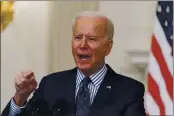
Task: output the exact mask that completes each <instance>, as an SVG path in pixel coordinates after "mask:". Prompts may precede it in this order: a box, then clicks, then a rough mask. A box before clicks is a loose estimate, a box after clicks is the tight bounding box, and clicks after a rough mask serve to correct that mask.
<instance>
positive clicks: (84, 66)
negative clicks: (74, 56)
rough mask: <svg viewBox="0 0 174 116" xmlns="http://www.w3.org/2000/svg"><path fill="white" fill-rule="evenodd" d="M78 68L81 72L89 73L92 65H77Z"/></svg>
mask: <svg viewBox="0 0 174 116" xmlns="http://www.w3.org/2000/svg"><path fill="white" fill-rule="evenodd" d="M77 67H78V68H79V69H80V70H81V71H87V70H90V69H91V65H90V64H82V63H77Z"/></svg>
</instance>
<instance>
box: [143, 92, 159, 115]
mask: <svg viewBox="0 0 174 116" xmlns="http://www.w3.org/2000/svg"><path fill="white" fill-rule="evenodd" d="M144 99H145V100H146V101H148V102H144V106H145V109H146V111H147V113H148V114H153V115H157V116H159V115H160V110H159V107H158V105H157V104H156V102H155V101H154V100H153V98H152V96H151V95H150V94H149V93H148V92H146V94H145V96H144Z"/></svg>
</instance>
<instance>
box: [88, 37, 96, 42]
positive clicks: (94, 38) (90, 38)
mask: <svg viewBox="0 0 174 116" xmlns="http://www.w3.org/2000/svg"><path fill="white" fill-rule="evenodd" d="M88 39H89V40H92V41H96V40H97V38H96V37H88Z"/></svg>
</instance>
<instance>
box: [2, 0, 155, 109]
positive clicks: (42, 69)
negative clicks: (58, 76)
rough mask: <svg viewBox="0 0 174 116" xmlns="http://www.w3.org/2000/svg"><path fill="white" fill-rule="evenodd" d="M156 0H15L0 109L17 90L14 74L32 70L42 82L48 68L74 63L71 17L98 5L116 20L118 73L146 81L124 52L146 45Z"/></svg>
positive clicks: (5, 38)
mask: <svg viewBox="0 0 174 116" xmlns="http://www.w3.org/2000/svg"><path fill="white" fill-rule="evenodd" d="M154 9H155V2H137V1H136V2H127V1H124V2H119V1H115V2H114V1H113V2H111V1H110V2H106V1H100V2H56V3H55V2H54V3H53V2H48V1H42V2H39V1H34V2H29V1H25V2H21V1H19V2H15V17H14V20H13V21H12V23H11V24H10V25H9V26H8V28H7V29H6V30H5V31H4V32H3V33H1V35H2V37H1V108H2V109H3V108H4V107H5V105H6V103H7V102H8V101H9V100H10V98H11V97H12V96H13V94H14V91H15V90H14V83H13V81H14V76H15V74H16V73H17V72H19V71H21V70H24V69H32V70H33V71H34V72H35V75H36V79H37V80H38V82H39V81H40V80H41V78H42V77H43V76H44V75H47V74H48V73H51V72H55V71H60V70H65V69H69V68H72V67H74V66H75V64H74V61H73V58H72V55H71V21H72V17H74V16H75V14H76V13H78V12H81V11H84V10H94V11H96V10H99V11H102V12H103V13H105V14H106V15H107V16H109V17H110V18H111V20H112V21H113V22H114V24H115V36H114V46H113V50H112V53H111V55H110V56H108V57H107V59H106V61H107V63H109V64H110V65H111V66H112V67H113V68H114V70H115V71H116V72H118V73H121V74H124V75H128V76H131V77H133V78H136V79H137V80H140V81H142V82H143V81H144V73H143V72H140V71H139V70H137V69H136V68H134V67H133V66H132V65H130V57H128V56H127V54H126V51H129V50H131V49H132V50H148V49H149V45H150V36H151V32H152V23H153V16H154Z"/></svg>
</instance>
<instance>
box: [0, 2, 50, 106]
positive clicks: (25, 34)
mask: <svg viewBox="0 0 174 116" xmlns="http://www.w3.org/2000/svg"><path fill="white" fill-rule="evenodd" d="M14 7H15V15H14V20H13V21H12V22H11V24H10V25H9V26H8V28H6V30H5V31H4V32H2V33H1V108H2V109H3V108H4V106H5V105H6V104H7V102H8V101H9V100H10V99H11V97H12V96H13V95H14V77H15V74H16V73H17V72H19V71H21V70H25V69H32V70H33V71H34V72H35V75H36V77H37V80H38V81H39V80H40V78H39V77H42V76H43V75H45V74H47V73H48V55H47V54H48V44H47V43H48V2H46V1H45V2H38V1H35V2H34V4H33V2H29V1H27V2H21V1H20V2H15V6H14ZM36 9H37V10H36Z"/></svg>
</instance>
